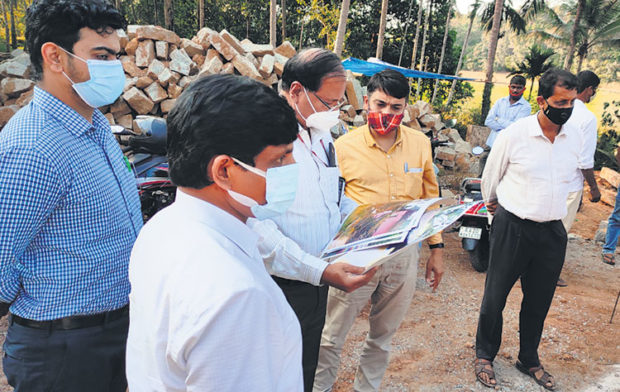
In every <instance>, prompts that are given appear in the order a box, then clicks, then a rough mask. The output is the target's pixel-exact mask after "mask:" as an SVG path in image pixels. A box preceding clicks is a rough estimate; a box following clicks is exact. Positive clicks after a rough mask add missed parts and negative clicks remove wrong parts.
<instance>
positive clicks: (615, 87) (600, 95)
mask: <svg viewBox="0 0 620 392" xmlns="http://www.w3.org/2000/svg"><path fill="white" fill-rule="evenodd" d="M461 76H463V77H466V78H472V79H476V80H483V79H484V72H473V71H463V72H461ZM509 81H510V76H508V74H507V73H505V72H496V73H495V74H494V75H493V82H494V83H495V85H494V86H493V90H492V91H491V104H493V103H495V101H497V100H498V99H500V98H501V97H505V96H507V95H508V82H509ZM469 83H471V85H472V86H473V87H474V96H473V97H471V98H470V99H468V100H467V101H466V102H465V104H464V105H463V108H464V109H472V108H475V107H480V105H481V104H482V91H483V90H484V82H469ZM530 83H531V81H529V80H528V82H527V86H526V89H525V93H524V94H523V96H524V97H525V99H527V97H528V96H529V94H530ZM537 91H538V80H537V81H535V82H534V92H533V93H532V97H535V96H536V93H537ZM614 100H615V101H620V82H613V83H601V85H600V86H599V88H598V90H597V92H596V95H595V96H594V98H592V101H591V102H590V103H589V104H587V105H586V106H587V107H588V109H590V110H591V111H592V112H593V113H594V114H595V115H596V117H597V118H598V119H599V120H600V118H601V115H602V114H603V104H604V103H605V102H610V103H611V102H612V101H614ZM537 110H538V107H532V111H534V112H535V111H537Z"/></svg>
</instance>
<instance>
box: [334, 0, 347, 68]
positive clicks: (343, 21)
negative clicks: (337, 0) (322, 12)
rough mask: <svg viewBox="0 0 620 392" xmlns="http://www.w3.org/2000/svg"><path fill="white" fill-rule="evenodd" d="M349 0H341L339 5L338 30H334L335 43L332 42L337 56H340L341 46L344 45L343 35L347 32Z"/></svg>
mask: <svg viewBox="0 0 620 392" xmlns="http://www.w3.org/2000/svg"><path fill="white" fill-rule="evenodd" d="M349 5H350V0H342V5H341V7H340V19H339V20H338V31H337V32H336V43H335V44H334V53H336V54H337V55H338V57H340V56H342V47H343V46H344V36H345V34H346V32H347V18H348V17H349Z"/></svg>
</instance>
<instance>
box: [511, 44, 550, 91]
mask: <svg viewBox="0 0 620 392" xmlns="http://www.w3.org/2000/svg"><path fill="white" fill-rule="evenodd" d="M529 50H530V51H529V52H528V53H527V54H526V55H525V59H524V60H523V61H521V62H520V63H517V66H516V67H515V68H514V69H512V70H511V71H510V73H509V74H508V75H517V74H518V75H523V76H524V77H525V78H526V79H530V80H531V81H532V83H531V85H530V94H529V96H528V98H527V99H528V100H530V99H531V98H532V91H533V90H534V80H535V79H536V78H537V77H539V76H540V75H542V74H544V73H545V72H546V71H547V70H548V69H549V68H551V67H553V62H552V61H550V60H549V58H550V57H551V56H553V55H554V54H555V51H554V50H553V49H543V48H541V47H540V46H538V45H536V44H534V45H532V46H531V47H530V49H529ZM548 60H549V61H548Z"/></svg>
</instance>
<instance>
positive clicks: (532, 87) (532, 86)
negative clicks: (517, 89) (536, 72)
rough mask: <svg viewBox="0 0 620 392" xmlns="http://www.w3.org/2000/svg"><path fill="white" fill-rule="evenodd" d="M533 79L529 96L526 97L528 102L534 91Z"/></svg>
mask: <svg viewBox="0 0 620 392" xmlns="http://www.w3.org/2000/svg"><path fill="white" fill-rule="evenodd" d="M534 79H536V78H532V84H530V95H528V97H527V100H528V101H529V100H530V99H532V91H534Z"/></svg>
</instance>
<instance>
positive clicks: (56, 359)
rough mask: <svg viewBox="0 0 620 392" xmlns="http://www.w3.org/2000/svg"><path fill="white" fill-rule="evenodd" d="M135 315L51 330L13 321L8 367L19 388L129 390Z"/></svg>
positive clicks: (29, 391) (7, 343)
mask: <svg viewBox="0 0 620 392" xmlns="http://www.w3.org/2000/svg"><path fill="white" fill-rule="evenodd" d="M128 328H129V314H127V315H125V316H123V317H121V318H120V319H117V320H114V321H110V322H106V323H105V324H104V325H100V326H96V327H89V328H80V329H72V330H53V329H52V330H50V329H36V328H30V327H25V326H22V325H19V324H16V323H12V324H10V325H9V330H8V332H7V336H6V341H5V342H4V351H5V354H4V358H3V361H2V366H3V368H4V374H5V375H6V378H7V380H8V382H9V385H11V386H13V387H14V388H15V392H36V391H58V392H85V391H89V392H125V391H126V389H127V379H126V378H125V345H126V343H127V331H128Z"/></svg>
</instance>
